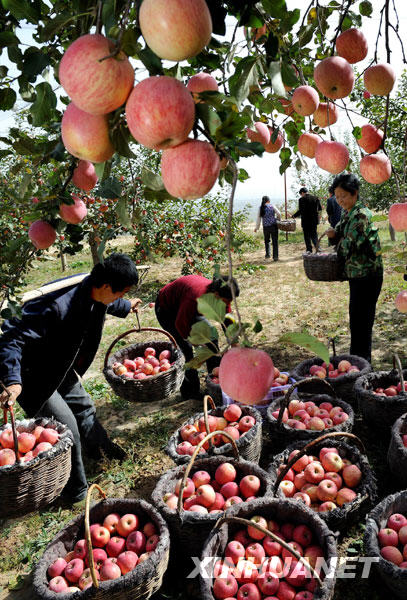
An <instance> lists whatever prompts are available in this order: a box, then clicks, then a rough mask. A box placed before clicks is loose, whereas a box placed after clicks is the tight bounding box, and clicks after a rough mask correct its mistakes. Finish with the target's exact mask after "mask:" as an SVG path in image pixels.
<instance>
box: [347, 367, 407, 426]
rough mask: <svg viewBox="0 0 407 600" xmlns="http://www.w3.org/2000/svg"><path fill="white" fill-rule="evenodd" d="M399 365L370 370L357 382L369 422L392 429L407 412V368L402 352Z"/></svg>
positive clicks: (361, 410)
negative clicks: (406, 379) (381, 369)
mask: <svg viewBox="0 0 407 600" xmlns="http://www.w3.org/2000/svg"><path fill="white" fill-rule="evenodd" d="M394 361H395V364H396V365H397V368H394V369H393V370H391V371H378V372H374V373H368V374H367V375H365V376H364V377H361V378H360V380H358V381H357V382H356V384H355V394H356V397H357V399H358V401H359V408H360V412H361V413H362V416H363V419H364V420H365V421H366V423H369V425H373V426H374V427H377V428H380V429H383V428H385V429H389V428H390V427H391V426H392V425H393V423H394V422H395V421H396V419H398V418H399V417H401V415H403V414H404V413H406V412H407V383H406V382H405V378H407V369H404V370H403V369H402V368H401V364H400V360H399V357H398V356H395V357H394Z"/></svg>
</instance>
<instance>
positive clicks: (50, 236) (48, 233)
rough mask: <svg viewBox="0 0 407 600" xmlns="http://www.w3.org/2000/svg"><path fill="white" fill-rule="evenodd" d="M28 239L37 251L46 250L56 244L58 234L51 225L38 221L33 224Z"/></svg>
mask: <svg viewBox="0 0 407 600" xmlns="http://www.w3.org/2000/svg"><path fill="white" fill-rule="evenodd" d="M28 237H29V238H30V240H31V241H32V243H33V244H34V246H35V247H36V248H37V250H45V249H46V248H49V247H50V246H52V244H53V243H54V242H55V240H56V238H57V233H56V231H55V229H54V228H53V227H52V226H51V225H50V224H49V223H47V222H46V221H40V220H38V221H34V222H33V223H31V225H30V228H29V230H28Z"/></svg>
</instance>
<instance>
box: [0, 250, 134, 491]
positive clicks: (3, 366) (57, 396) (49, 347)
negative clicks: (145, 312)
mask: <svg viewBox="0 0 407 600" xmlns="http://www.w3.org/2000/svg"><path fill="white" fill-rule="evenodd" d="M137 282H138V274H137V269H136V266H135V265H134V263H133V262H132V260H131V259H130V258H129V257H128V256H126V255H125V254H116V253H114V254H111V255H110V256H109V257H108V258H107V259H106V260H105V261H104V263H103V264H98V265H96V266H95V267H94V268H93V269H92V272H91V273H90V275H89V276H88V277H86V278H85V279H84V280H83V281H82V282H81V283H80V284H78V285H73V286H70V287H68V288H66V287H65V288H63V289H61V290H58V291H55V292H51V293H49V294H46V295H44V296H41V297H40V298H36V299H34V300H30V301H29V302H27V303H26V304H24V306H23V308H22V316H21V318H13V319H10V320H9V321H5V322H4V324H3V326H2V332H3V334H2V336H1V337H0V380H1V381H3V383H4V384H5V386H6V388H7V390H8V393H9V394H10V395H11V398H10V397H9V395H8V394H7V393H6V392H5V391H3V392H1V393H0V406H1V405H2V404H3V403H4V402H6V401H7V400H9V398H10V400H11V401H12V402H14V401H15V400H16V399H17V398H18V402H19V404H20V405H21V406H22V408H23V409H24V411H25V412H26V414H27V415H28V416H29V417H30V418H31V417H34V416H47V417H54V418H55V419H56V420H57V421H60V422H62V423H65V424H66V425H67V426H68V427H69V428H70V429H71V431H72V434H73V438H74V447H73V450H72V470H71V476H70V479H69V481H68V483H67V486H66V488H65V492H64V493H63V495H65V497H66V499H67V500H68V499H69V501H71V502H76V501H78V500H81V499H82V498H83V497H84V496H85V494H86V489H87V480H86V475H85V470H84V466H83V462H82V454H81V440H82V443H83V446H84V448H85V449H86V452H87V454H88V455H89V456H91V457H93V458H99V457H100V456H101V451H103V452H104V453H105V455H106V456H107V457H109V458H119V459H120V458H123V457H124V451H123V450H122V449H121V448H120V446H118V445H117V444H114V443H113V442H112V441H111V440H110V439H109V438H108V435H107V432H106V431H105V429H104V428H103V427H102V425H101V424H100V422H99V421H98V419H97V418H96V409H95V406H94V404H93V402H92V399H91V398H90V396H89V394H87V393H86V391H85V390H84V388H83V386H82V384H81V382H80V376H82V375H83V374H84V373H85V372H86V370H87V369H88V368H89V366H90V364H91V363H92V361H93V359H94V357H95V354H96V351H97V349H98V346H99V343H100V339H101V337H102V330H103V324H104V320H105V317H106V314H107V313H108V314H111V315H114V316H117V317H122V318H124V317H126V316H127V315H128V314H129V312H131V311H135V310H136V309H137V306H138V305H139V304H140V302H141V300H139V299H138V298H134V299H132V300H123V299H122V297H123V296H124V294H126V293H127V292H128V291H129V290H130V288H131V287H132V286H133V285H136V284H137ZM68 491H69V495H68Z"/></svg>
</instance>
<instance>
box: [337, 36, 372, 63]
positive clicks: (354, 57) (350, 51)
mask: <svg viewBox="0 0 407 600" xmlns="http://www.w3.org/2000/svg"><path fill="white" fill-rule="evenodd" d="M367 50H368V45H367V39H366V38H365V36H364V35H363V33H362V32H361V31H360V29H355V28H354V27H351V28H350V29H346V30H345V31H342V33H341V34H340V35H338V37H337V38H336V51H337V53H338V54H339V56H342V58H344V59H346V60H347V61H348V63H351V64H352V65H353V64H355V63H357V62H359V61H361V60H363V59H364V58H366V56H367Z"/></svg>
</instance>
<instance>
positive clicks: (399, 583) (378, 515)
mask: <svg viewBox="0 0 407 600" xmlns="http://www.w3.org/2000/svg"><path fill="white" fill-rule="evenodd" d="M394 513H401V514H403V515H407V490H404V491H402V492H398V493H396V494H393V495H391V496H387V498H384V500H382V501H381V502H380V503H379V504H378V505H377V506H376V507H375V508H374V509H373V510H372V511H371V512H370V513H369V515H368V516H367V519H366V529H365V535H364V542H365V551H366V555H367V556H371V557H372V558H374V559H375V561H374V563H373V565H374V568H375V569H376V571H377V572H378V573H379V575H380V577H381V578H382V580H383V582H384V583H385V585H386V586H387V587H388V588H389V590H391V592H392V594H393V595H392V596H388V597H389V599H390V598H392V599H393V598H401V600H405V599H406V597H407V569H400V567H397V566H396V565H395V564H393V563H391V562H390V561H388V560H385V559H384V558H382V556H381V555H380V546H379V541H378V539H377V534H378V532H379V530H380V529H383V528H384V527H386V524H387V519H388V518H389V516H390V515H392V514H394Z"/></svg>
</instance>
